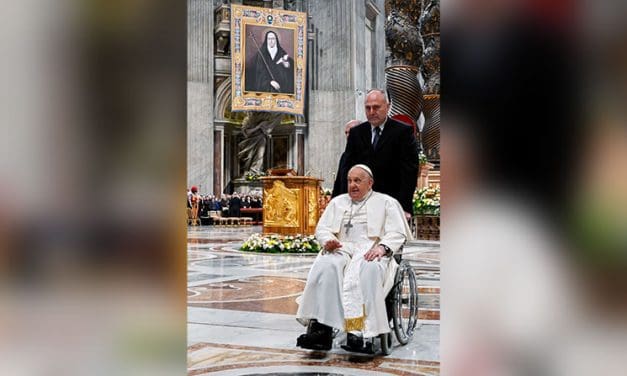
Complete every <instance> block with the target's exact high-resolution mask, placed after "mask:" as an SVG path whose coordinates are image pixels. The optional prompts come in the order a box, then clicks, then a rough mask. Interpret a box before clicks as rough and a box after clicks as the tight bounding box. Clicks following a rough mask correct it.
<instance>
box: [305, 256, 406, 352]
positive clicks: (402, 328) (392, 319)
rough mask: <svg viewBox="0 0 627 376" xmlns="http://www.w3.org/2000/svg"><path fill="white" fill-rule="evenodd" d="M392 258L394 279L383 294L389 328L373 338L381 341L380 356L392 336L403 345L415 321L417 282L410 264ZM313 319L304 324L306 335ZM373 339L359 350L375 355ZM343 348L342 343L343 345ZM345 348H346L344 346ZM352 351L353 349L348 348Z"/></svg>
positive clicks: (335, 332) (333, 333) (335, 331)
mask: <svg viewBox="0 0 627 376" xmlns="http://www.w3.org/2000/svg"><path fill="white" fill-rule="evenodd" d="M394 259H395V260H396V263H397V264H398V268H397V269H396V273H395V275H394V281H393V284H392V287H391V288H390V291H389V292H388V294H387V295H386V297H385V308H386V313H387V317H388V323H389V325H390V329H391V331H390V332H389V333H384V334H379V335H378V336H377V337H376V338H378V339H379V341H380V344H381V352H382V353H383V355H390V354H391V353H392V343H393V336H395V337H396V339H397V341H398V342H399V343H400V344H401V345H403V346H404V345H406V344H407V343H409V341H411V339H412V337H413V336H414V330H415V328H416V324H417V323H418V287H417V283H416V274H415V273H414V270H413V268H412V267H411V265H410V264H409V261H407V260H402V256H401V255H400V254H399V255H395V256H394ZM311 331H312V322H311V321H310V323H309V325H308V327H307V334H311ZM339 332H340V330H339V329H336V328H334V329H333V332H332V337H336V336H337V335H338V334H339ZM376 338H370V339H369V340H368V342H365V343H364V344H365V346H364V348H363V349H362V350H363V351H358V352H362V353H365V354H374V353H375V350H374V345H375V341H376ZM342 347H343V348H345V347H344V346H342ZM345 349H346V348H345ZM349 351H354V350H349Z"/></svg>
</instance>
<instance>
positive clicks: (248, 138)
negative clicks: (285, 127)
mask: <svg viewBox="0 0 627 376" xmlns="http://www.w3.org/2000/svg"><path fill="white" fill-rule="evenodd" d="M282 117H283V114H278V113H272V112H258V111H249V112H247V113H246V117H245V118H244V121H243V122H242V134H243V135H244V139H243V140H242V141H241V142H240V143H239V153H238V154H237V156H238V157H239V158H240V159H242V160H243V161H244V172H248V171H252V172H255V173H259V172H261V171H263V170H264V168H263V160H264V155H265V152H266V145H267V144H268V139H269V138H270V135H271V134H272V130H273V129H274V127H276V126H277V125H279V124H280V123H281V118H282Z"/></svg>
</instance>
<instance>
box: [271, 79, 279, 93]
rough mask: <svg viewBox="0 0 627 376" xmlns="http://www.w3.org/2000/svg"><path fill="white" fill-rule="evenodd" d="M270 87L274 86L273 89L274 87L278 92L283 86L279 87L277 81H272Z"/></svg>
mask: <svg viewBox="0 0 627 376" xmlns="http://www.w3.org/2000/svg"><path fill="white" fill-rule="evenodd" d="M270 85H272V87H273V88H274V90H276V91H279V90H281V85H279V83H278V82H276V81H274V80H272V81H270Z"/></svg>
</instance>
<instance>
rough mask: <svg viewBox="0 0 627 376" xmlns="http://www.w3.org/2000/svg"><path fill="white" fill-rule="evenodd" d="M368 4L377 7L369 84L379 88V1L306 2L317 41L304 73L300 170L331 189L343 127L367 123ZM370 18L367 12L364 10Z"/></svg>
mask: <svg viewBox="0 0 627 376" xmlns="http://www.w3.org/2000/svg"><path fill="white" fill-rule="evenodd" d="M368 3H370V4H372V5H370V8H371V9H378V11H379V14H378V15H376V16H375V30H376V31H375V40H374V42H373V44H374V46H376V47H375V49H374V53H373V57H374V63H373V78H372V82H373V86H376V87H383V85H384V68H385V36H384V32H383V24H384V21H385V19H384V9H383V0H380V1H362V0H355V1H336V2H318V1H312V2H310V3H309V14H310V16H311V19H310V22H311V26H312V27H313V32H314V35H315V38H316V42H315V43H314V46H315V49H314V50H310V51H309V52H308V53H309V54H315V56H316V58H315V59H314V61H315V62H316V63H317V64H316V66H314V67H312V69H311V71H310V74H309V118H308V131H307V139H306V148H305V170H306V171H311V175H312V176H316V177H320V178H322V179H324V182H323V183H322V185H323V187H326V188H332V187H333V181H334V176H335V173H336V172H337V166H338V162H339V159H340V156H341V154H342V152H343V151H344V147H345V146H346V138H345V136H344V124H345V123H346V122H347V121H349V120H351V119H360V120H364V121H365V120H366V117H365V114H364V108H363V106H364V104H363V101H364V98H365V92H366V90H368V89H370V88H367V87H366V78H365V76H364V74H365V66H364V61H365V60H366V57H365V55H366V53H367V49H366V47H365V45H364V44H365V30H366V25H365V17H366V13H367V10H366V9H367V7H368V5H367V4H368ZM368 12H370V14H372V10H370V11H368Z"/></svg>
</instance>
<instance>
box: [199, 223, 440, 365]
mask: <svg viewBox="0 0 627 376" xmlns="http://www.w3.org/2000/svg"><path fill="white" fill-rule="evenodd" d="M254 232H261V227H260V226H248V227H213V226H199V227H190V228H189V229H188V242H187V256H188V291H187V293H188V310H187V330H188V334H187V346H188V347H187V350H188V351H187V353H188V355H187V366H188V374H189V375H207V374H212V375H312V376H313V375H439V373H440V362H439V343H440V341H439V334H440V325H439V323H440V321H439V319H440V309H439V307H440V254H439V251H440V245H439V242H434V241H413V242H411V243H409V244H408V245H407V246H406V247H405V250H404V253H403V254H404V256H403V257H404V259H406V260H409V261H410V263H411V265H412V266H413V267H414V269H415V271H416V274H417V277H418V287H419V288H418V291H419V293H420V301H419V315H418V316H419V321H418V326H417V328H416V332H415V334H414V337H413V339H412V341H411V342H410V343H408V344H407V345H405V346H401V345H399V344H398V342H396V340H395V341H394V343H393V350H392V354H391V355H388V356H382V355H381V354H380V353H378V354H376V355H360V354H354V353H349V352H346V351H344V350H343V349H342V348H341V347H340V345H341V344H343V343H344V342H345V335H344V334H343V333H340V334H338V335H337V336H336V338H335V340H334V344H333V349H332V350H331V351H329V352H326V353H325V352H312V351H307V350H303V349H301V348H299V347H296V337H298V335H299V334H301V333H303V332H304V328H303V327H302V326H301V325H300V324H298V323H297V322H296V320H295V318H294V315H295V313H296V310H297V304H296V298H297V297H298V296H299V295H300V294H301V292H302V290H303V288H304V286H305V281H306V278H307V273H308V272H309V268H310V267H311V264H312V262H313V260H314V256H312V255H276V254H268V255H264V254H251V253H244V252H240V251H239V250H238V249H239V246H240V245H241V244H242V242H243V241H244V240H245V239H246V238H248V236H250V235H251V234H252V233H254Z"/></svg>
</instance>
